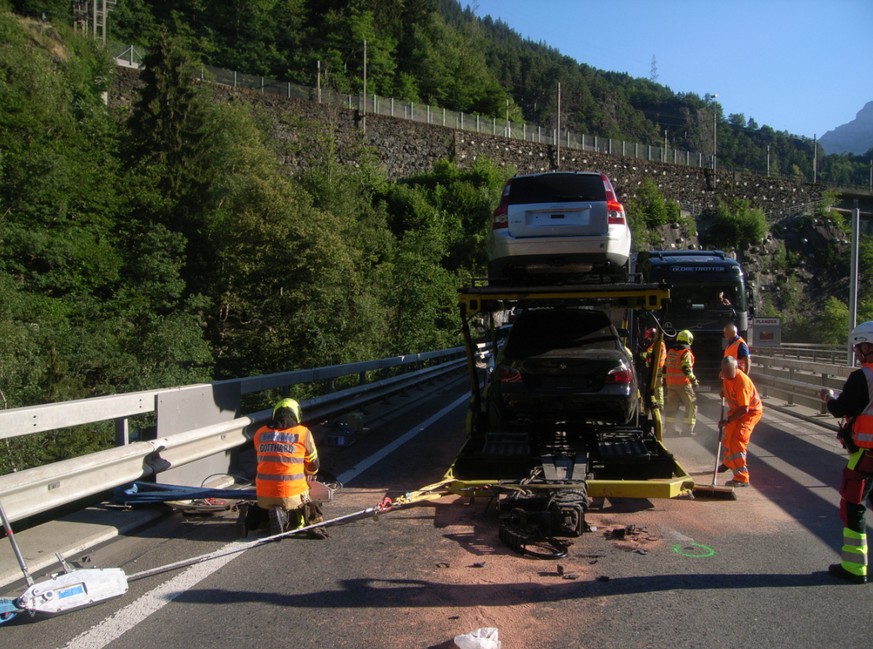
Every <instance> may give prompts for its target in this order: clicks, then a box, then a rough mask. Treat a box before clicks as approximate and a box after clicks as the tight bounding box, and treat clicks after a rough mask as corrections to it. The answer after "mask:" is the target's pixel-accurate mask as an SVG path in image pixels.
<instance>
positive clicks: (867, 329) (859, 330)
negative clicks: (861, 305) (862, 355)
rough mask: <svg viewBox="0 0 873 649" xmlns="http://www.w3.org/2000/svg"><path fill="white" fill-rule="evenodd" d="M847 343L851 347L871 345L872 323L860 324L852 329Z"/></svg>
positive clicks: (872, 338)
mask: <svg viewBox="0 0 873 649" xmlns="http://www.w3.org/2000/svg"><path fill="white" fill-rule="evenodd" d="M849 342H851V343H852V346H853V347H854V346H855V345H860V344H861V343H871V344H873V322H862V323H861V324H859V325H858V326H857V327H855V328H854V329H852V333H850V334H849Z"/></svg>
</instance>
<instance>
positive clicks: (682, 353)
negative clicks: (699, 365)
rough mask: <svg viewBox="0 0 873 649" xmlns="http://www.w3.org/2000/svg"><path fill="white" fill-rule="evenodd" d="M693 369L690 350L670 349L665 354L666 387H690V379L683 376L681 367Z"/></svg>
mask: <svg viewBox="0 0 873 649" xmlns="http://www.w3.org/2000/svg"><path fill="white" fill-rule="evenodd" d="M686 365H687V366H689V367H694V354H692V353H691V350H690V349H671V350H670V351H668V352H667V363H666V374H665V379H666V382H667V385H690V384H691V379H689V378H688V377H687V376H686V375H685V371H684V370H683V367H685V366H686Z"/></svg>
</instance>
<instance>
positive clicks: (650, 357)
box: [640, 327, 667, 409]
mask: <svg viewBox="0 0 873 649" xmlns="http://www.w3.org/2000/svg"><path fill="white" fill-rule="evenodd" d="M657 335H658V330H657V329H655V328H654V327H649V328H648V329H646V331H645V333H643V344H644V345H647V347H646V348H645V349H644V350H643V351H641V352H640V358H641V359H642V361H643V365H644V366H645V369H646V372H645V378H646V385H648V383H649V380H650V379H651V376H652V372H653V371H654V368H653V362H654V359H655V351H657V350H656V348H655V343H656V342H657ZM666 365H667V346H666V345H665V344H664V339H663V338H662V339H661V346H660V351H658V370H659V371H660V374H661V378H660V379H659V380H658V385H657V386H656V389H655V394H654V395H653V397H652V398H653V401H654V403H652V404H646V405H647V406H649V405H651V406H652V407H655V408H662V407H663V406H664V386H663V378H664V367H666ZM647 409H648V408H647Z"/></svg>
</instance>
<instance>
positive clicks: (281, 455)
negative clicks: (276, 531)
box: [254, 426, 310, 498]
mask: <svg viewBox="0 0 873 649" xmlns="http://www.w3.org/2000/svg"><path fill="white" fill-rule="evenodd" d="M309 434H310V432H309V430H308V429H307V428H306V427H305V426H295V427H293V428H288V429H286V430H274V429H273V428H270V427H268V426H264V427H262V428H260V429H258V432H257V433H255V437H254V445H255V452H256V453H257V456H258V474H257V477H256V478H255V486H256V490H257V494H258V496H261V497H267V498H288V497H290V496H296V495H299V494H301V493H304V492H306V491H307V490H308V489H309V485H308V484H307V482H306V474H305V472H304V469H303V466H304V463H305V460H306V440H307V435H309Z"/></svg>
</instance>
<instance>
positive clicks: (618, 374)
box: [606, 367, 634, 385]
mask: <svg viewBox="0 0 873 649" xmlns="http://www.w3.org/2000/svg"><path fill="white" fill-rule="evenodd" d="M633 378H634V374H633V372H632V371H631V370H630V369H629V368H627V367H619V368H617V369H614V370H612V371H611V372H610V373H609V374H607V375H606V384H607V385H629V384H630V383H631V382H633Z"/></svg>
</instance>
